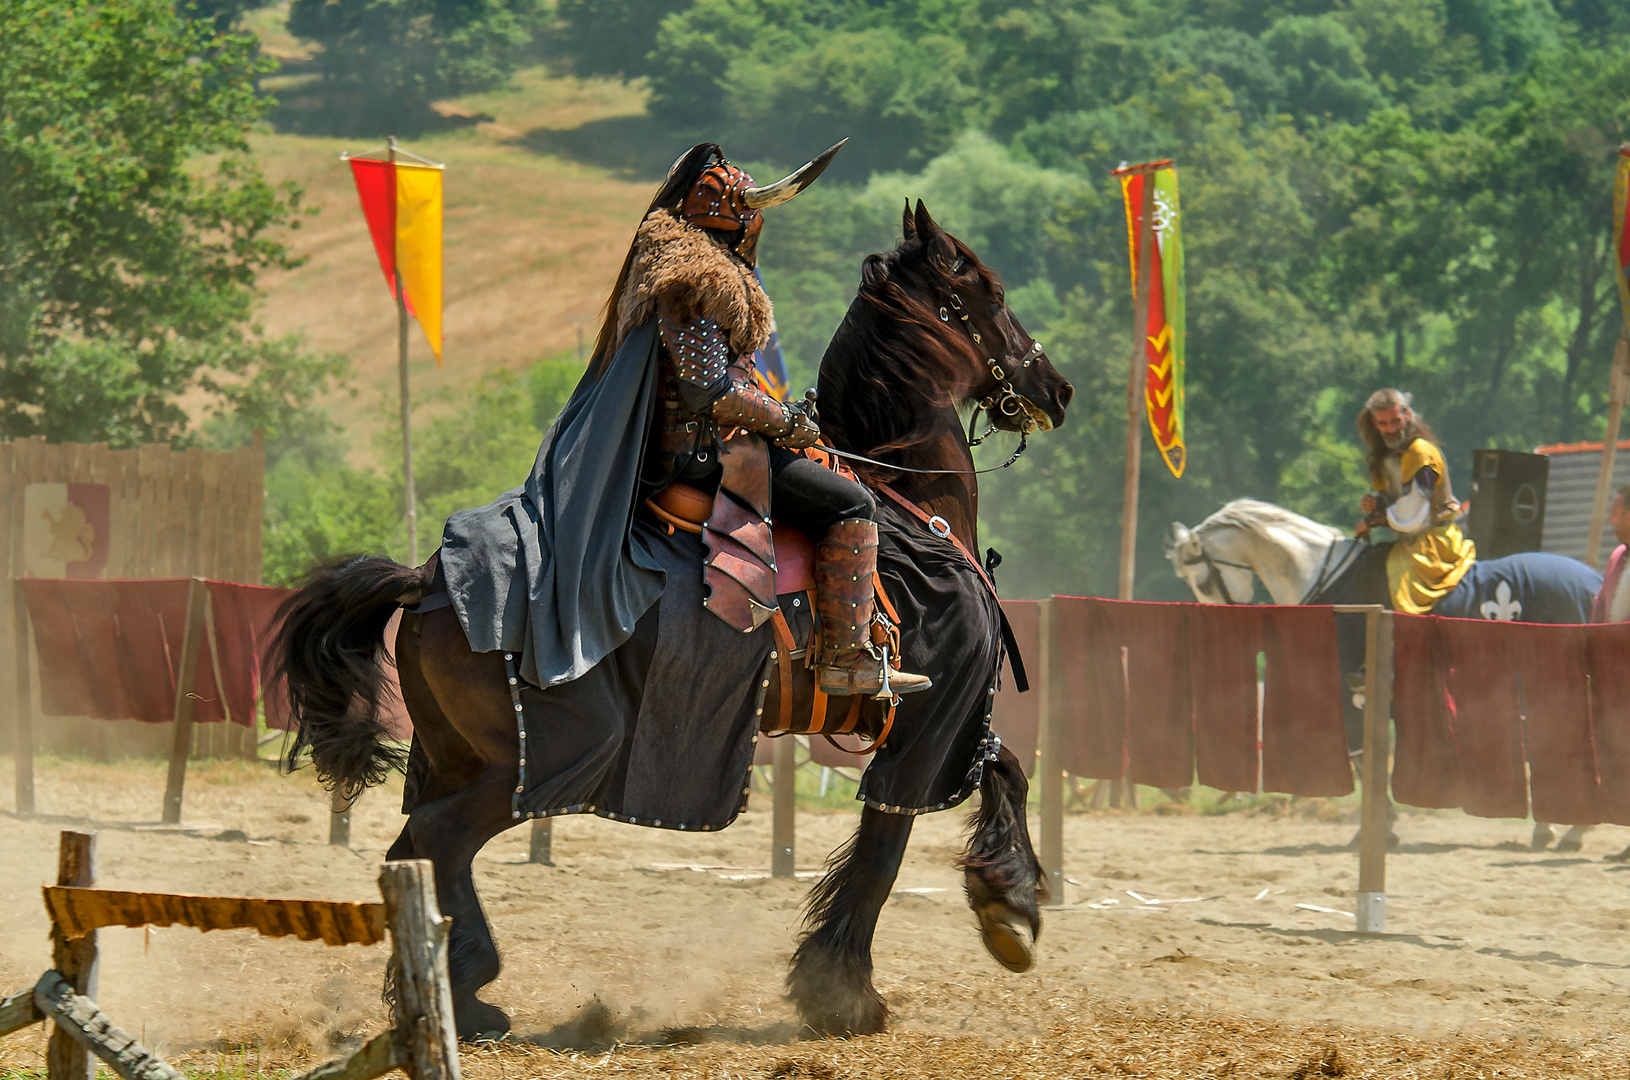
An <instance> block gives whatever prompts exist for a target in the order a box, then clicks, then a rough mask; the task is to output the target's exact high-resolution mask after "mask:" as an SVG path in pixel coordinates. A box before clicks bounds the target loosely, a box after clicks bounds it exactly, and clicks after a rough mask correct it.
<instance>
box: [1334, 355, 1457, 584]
mask: <svg viewBox="0 0 1630 1080" xmlns="http://www.w3.org/2000/svg"><path fill="white" fill-rule="evenodd" d="M1358 434H1359V437H1360V438H1361V439H1363V440H1364V445H1365V447H1366V449H1367V450H1368V451H1369V453H1368V459H1369V466H1370V486H1371V487H1372V488H1374V489H1375V490H1374V492H1373V493H1372V494H1369V495H1366V496H1364V498H1363V499H1361V500H1360V501H1359V508H1360V509H1361V510H1362V511H1363V512H1364V517H1363V519H1362V520H1360V521H1359V523H1358V526H1357V528H1356V530H1355V531H1356V532H1357V534H1358V535H1359V536H1363V535H1365V534H1366V533H1368V532H1369V531H1370V530H1371V529H1374V528H1379V527H1381V526H1387V527H1390V528H1391V529H1392V531H1393V532H1395V533H1397V534H1398V539H1397V542H1395V543H1394V544H1393V545H1392V549H1391V551H1390V552H1388V554H1387V592H1388V594H1389V595H1390V596H1391V598H1392V607H1393V610H1395V611H1403V612H1407V613H1409V614H1411V615H1423V614H1425V613H1427V612H1429V611H1431V610H1432V609H1433V607H1435V606H1436V605H1437V602H1438V601H1439V600H1442V599H1443V598H1444V597H1445V596H1447V595H1449V593H1450V592H1452V591H1453V590H1454V587H1455V586H1456V585H1458V584H1460V579H1461V578H1463V577H1465V576H1466V571H1468V570H1470V569H1471V567H1472V565H1473V564H1474V563H1475V562H1476V561H1477V546H1476V545H1475V544H1473V543H1472V542H1471V541H1470V540H1468V539H1466V537H1465V536H1464V535H1463V534H1462V533H1461V531H1460V527H1459V526H1458V525H1456V524H1455V519H1456V518H1457V517H1459V516H1460V510H1461V507H1460V503H1459V502H1458V501H1457V500H1456V499H1455V496H1454V492H1453V491H1452V490H1451V489H1450V487H1449V466H1448V465H1447V464H1446V463H1445V462H1444V460H1443V451H1442V450H1441V449H1440V448H1439V447H1438V442H1437V439H1436V437H1435V436H1434V435H1433V434H1432V430H1431V429H1430V428H1428V427H1427V426H1426V423H1425V422H1424V421H1423V420H1421V418H1420V417H1419V416H1417V415H1415V410H1414V408H1413V407H1412V399H1411V398H1410V396H1409V395H1408V394H1406V393H1404V392H1403V391H1401V390H1394V389H1391V388H1390V387H1389V388H1387V389H1384V390H1377V391H1376V392H1375V393H1373V394H1371V395H1370V397H1369V400H1368V401H1366V402H1365V403H1364V408H1363V409H1361V410H1359V414H1358Z"/></svg>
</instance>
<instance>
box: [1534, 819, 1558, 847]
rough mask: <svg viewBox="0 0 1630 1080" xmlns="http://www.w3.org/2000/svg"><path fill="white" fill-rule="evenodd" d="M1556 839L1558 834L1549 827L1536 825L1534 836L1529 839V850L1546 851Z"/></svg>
mask: <svg viewBox="0 0 1630 1080" xmlns="http://www.w3.org/2000/svg"><path fill="white" fill-rule="evenodd" d="M1555 839H1556V833H1554V832H1552V831H1551V827H1550V826H1549V825H1535V826H1534V835H1533V836H1531V837H1529V838H1528V850H1530V851H1544V850H1545V849H1546V848H1548V847H1550V846H1551V841H1552V840H1555Z"/></svg>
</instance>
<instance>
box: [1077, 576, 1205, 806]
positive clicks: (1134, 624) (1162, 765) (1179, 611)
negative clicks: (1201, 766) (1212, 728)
mask: <svg viewBox="0 0 1630 1080" xmlns="http://www.w3.org/2000/svg"><path fill="white" fill-rule="evenodd" d="M1057 603H1058V602H1057V601H1056V600H1055V601H1054V604H1055V609H1054V610H1055V611H1056V610H1057V608H1056V605H1057ZM1091 603H1092V605H1093V606H1094V608H1095V609H1096V614H1097V617H1098V620H1099V621H1098V624H1097V626H1095V627H1094V626H1093V625H1092V622H1091V620H1090V619H1089V631H1088V648H1089V649H1090V650H1091V651H1092V653H1093V655H1094V658H1095V661H1096V662H1095V663H1094V665H1093V669H1094V672H1095V674H1096V676H1097V679H1098V681H1099V688H1100V700H1102V701H1104V702H1105V706H1106V712H1105V716H1106V717H1108V718H1112V717H1113V715H1114V714H1113V712H1112V711H1110V710H1112V709H1113V705H1114V703H1115V700H1116V698H1117V696H1120V697H1121V698H1122V700H1123V702H1124V706H1123V710H1124V711H1123V713H1122V715H1123V716H1124V717H1125V724H1126V729H1125V730H1126V760H1127V770H1128V774H1129V775H1130V776H1131V778H1132V782H1133V783H1136V784H1148V785H1149V786H1151V787H1166V788H1177V787H1187V786H1188V785H1189V784H1192V783H1193V782H1194V712H1193V706H1192V702H1191V698H1190V694H1189V676H1188V650H1187V649H1186V648H1185V647H1184V646H1185V643H1186V641H1187V632H1186V630H1185V627H1186V618H1185V616H1186V612H1185V605H1182V604H1150V603H1141V602H1137V601H1129V600H1128V601H1123V600H1094V601H1092V602H1091ZM1065 640H1066V641H1067V640H1068V639H1065ZM1122 649H1124V650H1125V652H1124V653H1122V652H1121V650H1122ZM1122 656H1124V658H1125V659H1124V669H1123V670H1124V672H1125V675H1124V678H1123V680H1122V682H1121V686H1120V687H1119V689H1120V694H1119V695H1117V694H1116V692H1115V691H1116V689H1117V688H1116V686H1115V682H1116V679H1115V676H1116V675H1117V674H1118V672H1117V671H1116V668H1117V667H1119V666H1120V661H1121V657H1122ZM1070 771H1072V772H1073V771H1074V770H1070ZM1076 775H1078V776H1082V775H1091V774H1087V773H1077V774H1076Z"/></svg>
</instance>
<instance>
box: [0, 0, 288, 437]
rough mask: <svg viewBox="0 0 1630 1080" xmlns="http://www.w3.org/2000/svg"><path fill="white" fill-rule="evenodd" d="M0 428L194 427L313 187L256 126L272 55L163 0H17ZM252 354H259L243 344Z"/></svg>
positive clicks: (3, 147) (1, 236)
mask: <svg viewBox="0 0 1630 1080" xmlns="http://www.w3.org/2000/svg"><path fill="white" fill-rule="evenodd" d="M0 26H4V28H5V29H4V32H0V208H3V213H0V434H4V435H9V436H17V435H28V434H36V433H38V434H46V435H48V436H50V437H53V438H78V439H108V440H109V441H113V442H116V443H119V444H121V445H128V444H131V443H134V442H139V441H144V440H150V439H175V438H179V437H181V435H182V433H183V431H184V429H185V427H186V418H185V416H184V415H183V414H182V412H181V410H180V408H179V407H178V405H177V404H176V400H177V398H178V397H179V396H180V395H181V394H182V393H184V392H186V391H188V390H189V389H191V388H193V387H195V386H197V385H198V379H199V375H200V372H201V371H202V370H203V369H204V368H205V367H206V366H208V365H210V364H212V363H213V362H214V358H215V357H216V356H218V355H220V354H222V353H224V352H233V351H234V350H235V351H236V357H237V362H239V363H241V364H242V365H244V370H247V368H248V367H252V366H254V364H255V363H256V361H254V360H253V359H252V358H251V357H250V356H249V352H252V351H253V345H252V342H251V341H250V340H249V339H248V338H246V337H245V334H244V331H243V329H242V328H243V327H244V325H245V323H246V321H247V319H248V318H249V316H250V314H251V310H252V306H253V304H254V301H255V295H256V294H255V289H254V279H255V274H256V273H257V272H258V271H259V270H260V269H261V268H263V267H267V266H288V265H291V264H292V261H291V259H290V257H289V253H288V251H287V249H286V248H285V247H284V245H283V243H282V241H281V240H279V239H277V238H276V236H277V232H276V229H277V228H278V227H280V226H286V225H293V224H296V223H297V209H298V196H299V193H298V191H297V190H296V189H295V188H293V187H292V186H285V187H282V188H277V187H274V186H272V185H271V184H269V183H268V182H267V181H266V180H265V179H264V177H262V175H261V173H260V170H259V167H258V166H257V165H256V163H255V161H254V159H253V157H252V156H251V155H250V153H249V146H248V142H247V136H248V133H249V131H250V129H251V127H252V126H253V125H254V123H255V122H256V120H257V119H258V118H259V117H260V116H261V114H262V111H263V109H264V108H265V107H266V102H265V101H264V100H262V99H260V98H257V96H256V93H255V89H254V79H255V77H256V76H257V75H259V74H262V73H264V72H265V71H267V70H269V65H268V64H267V63H265V62H263V61H261V60H259V59H257V54H256V50H255V45H254V42H253V41H252V40H250V39H248V38H246V37H242V36H233V35H226V36H222V35H218V34H216V33H215V31H214V30H213V29H212V28H211V26H210V25H209V24H208V23H206V22H203V21H200V20H193V19H189V18H186V17H184V16H182V15H179V14H177V13H176V11H175V8H174V6H173V5H172V4H170V3H166V2H163V0H78V2H74V3H67V4H64V3H48V2H46V0H0ZM246 350H247V351H246Z"/></svg>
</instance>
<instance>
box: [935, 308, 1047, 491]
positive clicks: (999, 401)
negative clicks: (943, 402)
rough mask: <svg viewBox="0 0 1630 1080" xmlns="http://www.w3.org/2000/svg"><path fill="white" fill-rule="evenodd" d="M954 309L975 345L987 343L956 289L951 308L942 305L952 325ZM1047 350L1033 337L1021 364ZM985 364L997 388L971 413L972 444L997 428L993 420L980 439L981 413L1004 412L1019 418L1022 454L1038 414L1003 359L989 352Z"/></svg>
mask: <svg viewBox="0 0 1630 1080" xmlns="http://www.w3.org/2000/svg"><path fill="white" fill-rule="evenodd" d="M952 311H955V312H956V314H957V318H959V319H961V320H962V329H964V330H966V331H967V332H968V336H969V337H970V338H972V339H973V343H974V344H975V345H984V344H985V339H984V338H983V337H981V336H980V335H979V331H977V330H975V329H974V328H973V323H972V321H970V320H969V318H968V312H967V309H966V308H964V307H963V306H962V297H960V296H958V295H957V294H956V293H952V294H951V306H950V308H949V309H947V308H946V306H945V305H944V304H941V305H940V312H939V314H940V322H942V323H945V324H946V325H947V326H949V325H950V322H951V312H952ZM981 351H983V350H981ZM1044 351H1045V350H1043V349H1042V346H1041V342H1039V341H1035V340H1032V341H1031V342H1030V348H1029V349H1028V350H1027V351H1026V352H1025V354H1024V355H1023V356H1021V357H1019V360H1018V365H1019V367H1021V368H1027V367H1029V366H1030V365H1031V363H1032V362H1033V361H1034V360H1035V359H1036V358H1037V357H1038V356H1040V355H1041V354H1042V353H1043V352H1044ZM985 364H986V365H987V367H988V368H989V370H990V377H991V378H993V379H995V380H996V389H995V390H993V391H991V392H990V393H989V394H987V395H986V396H985V397H984V398H982V399H981V400H980V402H979V404H977V405H975V406H974V410H973V415H971V416H969V417H968V445H969V446H978V445H979V444H980V443H982V442H984V441H985V440H986V439H987V438H989V437H990V436H991V435H992V434H994V433H995V432H996V424H995V423H994V422H993V423H991V424H990V425H989V426H988V427H987V428H986V429H985V433H984V434H983V435H981V436H979V437H978V438H977V439H976V438H974V434H973V430H974V425H975V424H977V423H978V421H979V414H980V413H990V412H1000V413H1001V414H1002V415H1003V416H1006V417H1009V418H1010V419H1013V420H1015V422H1016V423H1017V424H1018V425H1019V445H1020V450H1019V453H1021V454H1022V453H1024V449H1023V446H1024V440H1025V438H1026V437H1028V436H1029V434H1030V432H1031V431H1033V430H1034V429H1035V428H1036V427H1037V426H1039V425H1037V423H1036V420H1035V418H1034V417H1033V416H1031V415H1030V403H1029V402H1028V401H1026V400H1025V397H1024V395H1023V394H1021V393H1019V391H1018V390H1016V389H1014V386H1013V379H1012V377H1011V376H1010V375H1009V374H1008V372H1007V370H1006V369H1004V368H1003V367H1002V362H1001V361H999V360H997V359H996V357H994V356H987V357H986V358H985ZM1021 417H1022V419H1021ZM1014 460H1018V459H1017V456H1015V458H1014Z"/></svg>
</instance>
